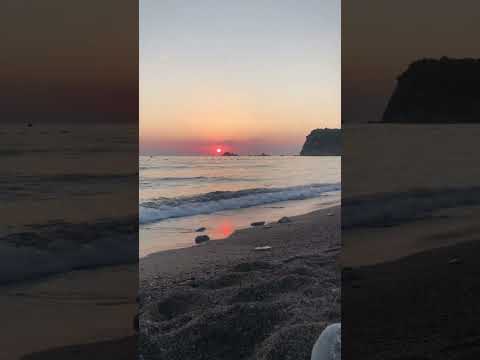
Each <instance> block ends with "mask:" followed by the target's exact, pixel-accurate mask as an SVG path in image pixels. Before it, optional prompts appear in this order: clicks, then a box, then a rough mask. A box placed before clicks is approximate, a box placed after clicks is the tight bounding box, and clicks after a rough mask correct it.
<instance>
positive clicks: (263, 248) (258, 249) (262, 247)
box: [253, 245, 272, 251]
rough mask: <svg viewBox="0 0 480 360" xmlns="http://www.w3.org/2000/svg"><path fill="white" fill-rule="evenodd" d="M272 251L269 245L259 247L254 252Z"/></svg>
mask: <svg viewBox="0 0 480 360" xmlns="http://www.w3.org/2000/svg"><path fill="white" fill-rule="evenodd" d="M271 249H272V247H271V246H268V245H267V246H257V247H256V248H255V249H253V250H255V251H266V250H271Z"/></svg>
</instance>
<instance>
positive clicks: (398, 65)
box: [342, 0, 480, 123]
mask: <svg viewBox="0 0 480 360" xmlns="http://www.w3.org/2000/svg"><path fill="white" fill-rule="evenodd" d="M366 4H367V3H366V2H364V1H358V0H344V1H342V121H343V122H344V123H355V122H367V121H380V120H381V118H382V115H383V112H384V110H385V107H386V104H387V102H388V99H389V98H390V96H391V94H392V92H393V89H394V87H395V84H396V78H397V77H398V75H400V74H401V73H402V72H404V71H405V70H406V69H407V67H408V65H409V64H410V63H412V62H413V61H415V60H418V59H422V58H437V59H438V58H441V57H442V56H447V57H451V58H463V57H473V58H479V57H480V46H478V34H479V33H480V21H478V17H479V14H480V2H479V1H478V0H462V1H458V2H453V1H438V0H422V1H418V0H403V1H385V0H369V1H368V6H366Z"/></svg>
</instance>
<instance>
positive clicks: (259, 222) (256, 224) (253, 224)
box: [250, 221, 265, 226]
mask: <svg viewBox="0 0 480 360" xmlns="http://www.w3.org/2000/svg"><path fill="white" fill-rule="evenodd" d="M250 225H251V226H262V225H265V221H256V222H253V223H251V224H250Z"/></svg>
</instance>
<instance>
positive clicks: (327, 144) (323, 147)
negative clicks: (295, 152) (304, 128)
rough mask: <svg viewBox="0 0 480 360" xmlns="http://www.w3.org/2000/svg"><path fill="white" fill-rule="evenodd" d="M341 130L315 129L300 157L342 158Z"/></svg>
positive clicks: (304, 145) (308, 137)
mask: <svg viewBox="0 0 480 360" xmlns="http://www.w3.org/2000/svg"><path fill="white" fill-rule="evenodd" d="M341 137H342V130H341V129H315V130H312V132H311V133H310V134H309V135H308V136H307V139H306V141H305V144H303V147H302V151H301V152H300V155H303V156H340V155H341V154H342V140H341Z"/></svg>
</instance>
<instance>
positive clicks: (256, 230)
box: [139, 206, 341, 360]
mask: <svg viewBox="0 0 480 360" xmlns="http://www.w3.org/2000/svg"><path fill="white" fill-rule="evenodd" d="M259 246H271V249H269V250H266V251H255V250H254V249H255V248H256V247H259ZM340 250H341V243H340V206H333V207H329V208H327V209H321V210H317V211H314V212H311V213H308V214H304V215H299V216H295V217H291V222H290V223H285V224H278V223H275V224H269V225H267V226H264V227H251V228H247V229H242V230H238V231H236V232H235V233H234V234H232V235H231V236H230V237H228V238H227V239H225V240H222V241H209V242H207V243H205V244H202V245H200V246H194V247H190V248H184V249H176V250H169V251H163V252H158V253H155V254H151V255H149V256H147V257H145V258H142V259H140V274H141V275H140V276H141V277H140V284H141V285H140V295H139V307H140V323H141V326H140V331H141V333H140V336H139V337H140V348H141V351H142V353H143V355H144V358H145V359H148V358H149V356H150V355H151V356H153V354H156V355H155V356H157V357H156V358H166V359H167V358H168V359H172V360H175V359H184V358H189V359H192V360H194V359H197V357H195V354H196V353H198V354H203V355H198V356H209V358H210V359H212V360H213V359H225V358H229V356H230V357H231V356H233V354H235V356H234V358H235V359H247V358H251V357H252V356H253V357H257V358H269V357H275V356H276V355H279V354H290V355H291V356H294V355H295V358H297V359H306V360H307V359H309V358H310V352H311V349H312V346H313V344H314V342H315V340H316V338H317V337H318V335H319V334H320V332H321V331H322V330H323V329H324V328H325V327H326V326H327V325H328V324H330V323H332V322H338V321H340V298H341V294H340V293H341V289H340V269H339V265H338V262H337V256H338V254H339V252H340ZM219 336H221V338H222V341H220V340H218V339H217V338H218V337H219ZM179 339H181V340H180V342H181V344H178V341H179ZM207 343H210V345H209V346H206V344H207ZM213 343H215V344H214V345H213ZM194 349H196V350H194ZM187 355H188V356H187Z"/></svg>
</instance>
